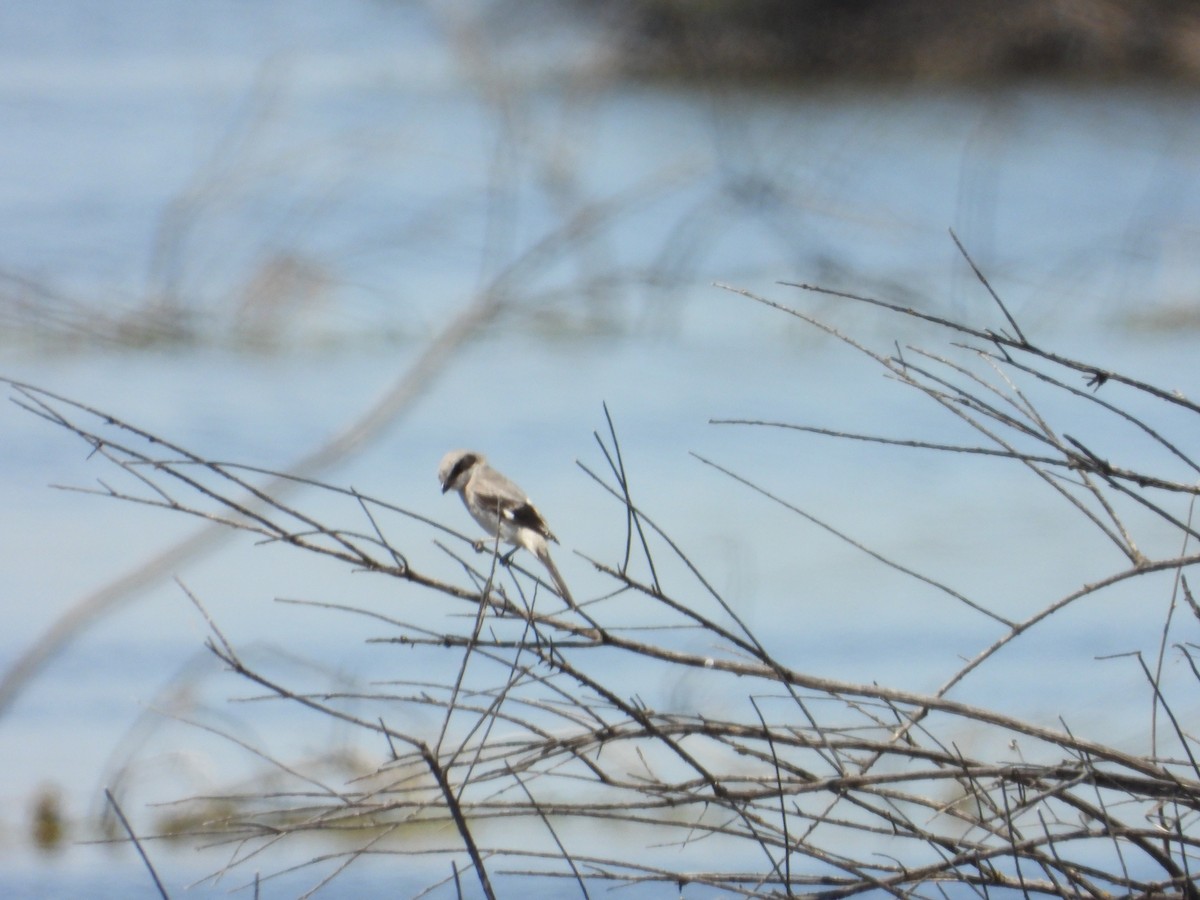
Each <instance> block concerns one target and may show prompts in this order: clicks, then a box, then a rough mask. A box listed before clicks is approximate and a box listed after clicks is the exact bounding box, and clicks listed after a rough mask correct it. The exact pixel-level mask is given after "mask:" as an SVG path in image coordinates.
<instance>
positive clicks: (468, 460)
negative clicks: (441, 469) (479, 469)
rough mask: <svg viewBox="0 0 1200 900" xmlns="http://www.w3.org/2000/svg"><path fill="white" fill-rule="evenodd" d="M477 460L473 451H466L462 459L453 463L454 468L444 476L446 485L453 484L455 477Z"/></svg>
mask: <svg viewBox="0 0 1200 900" xmlns="http://www.w3.org/2000/svg"><path fill="white" fill-rule="evenodd" d="M477 461H478V459H477V457H476V456H475V454H474V453H468V454H467V455H466V456H464V457H463V458H462V459H460V460H459V461H458V462H456V463H455V464H454V468H453V469H451V470H450V474H449V475H447V476H446V487H449V486H450V485H452V484H454V481H455V479H456V478H458V476H459V475H461V474H462V473H463V472H465V471H466V470H467V469H469V468H471V466H473V465H475V463H476V462H477Z"/></svg>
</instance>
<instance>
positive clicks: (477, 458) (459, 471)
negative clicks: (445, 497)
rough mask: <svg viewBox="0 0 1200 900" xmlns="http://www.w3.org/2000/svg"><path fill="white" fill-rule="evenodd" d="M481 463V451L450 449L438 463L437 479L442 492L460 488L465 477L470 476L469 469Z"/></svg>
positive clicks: (465, 481)
mask: <svg viewBox="0 0 1200 900" xmlns="http://www.w3.org/2000/svg"><path fill="white" fill-rule="evenodd" d="M483 463H484V458H483V454H482V453H476V452H475V451H474V450H451V451H450V452H449V453H447V454H446V455H445V456H443V457H442V462H441V464H440V465H438V481H440V482H441V483H442V493H443V494H444V493H446V491H459V490H462V487H463V485H464V484H466V483H467V479H468V478H470V477H471V470H472V469H474V468H475V467H476V466H481V465H483Z"/></svg>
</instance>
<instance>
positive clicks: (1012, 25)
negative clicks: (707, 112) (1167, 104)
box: [501, 0, 1200, 84]
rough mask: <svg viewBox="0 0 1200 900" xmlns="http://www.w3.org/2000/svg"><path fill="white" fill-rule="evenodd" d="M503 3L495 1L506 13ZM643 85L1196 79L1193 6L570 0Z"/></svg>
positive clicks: (1107, 1)
mask: <svg viewBox="0 0 1200 900" xmlns="http://www.w3.org/2000/svg"><path fill="white" fill-rule="evenodd" d="M508 5H509V4H501V6H508ZM575 7H576V10H577V11H579V12H580V13H581V14H584V15H586V16H596V17H599V18H600V19H601V20H602V21H603V23H604V26H605V27H606V28H607V29H608V49H609V51H610V52H611V53H612V54H613V56H614V57H615V58H614V59H613V60H612V62H613V63H614V64H615V65H616V66H618V67H619V68H620V69H622V70H624V71H625V72H627V73H629V74H633V75H641V76H645V77H687V76H696V75H703V76H705V77H710V78H711V77H720V78H755V79H762V78H766V79H774V78H783V79H808V78H813V79H829V78H837V79H845V80H863V81H868V80H870V81H876V80H881V79H883V80H899V81H918V82H920V81H933V82H938V81H965V82H978V81H990V80H996V79H1000V80H1012V79H1018V80H1020V79H1029V78H1035V79H1042V78H1051V79H1068V80H1073V79H1086V80H1100V81H1109V80H1118V79H1120V80H1125V79H1153V80H1166V81H1175V82H1180V83H1187V84H1191V83H1196V82H1197V81H1200V6H1198V5H1197V4H1194V3H1185V2H1178V0H1160V2H1143V3H1127V2H1117V0H1006V2H1004V3H999V4H998V3H991V2H981V0H860V2H854V3H846V2H836V0H714V2H707V3H683V2H679V0H616V2H608V0H605V2H596V0H577V2H576V4H575Z"/></svg>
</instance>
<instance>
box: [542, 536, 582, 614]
mask: <svg viewBox="0 0 1200 900" xmlns="http://www.w3.org/2000/svg"><path fill="white" fill-rule="evenodd" d="M536 555H537V558H538V560H540V561H541V563H542V565H543V566H545V567H546V571H547V572H549V573H550V579H551V580H552V581H553V582H554V588H555V590H557V591H558V593H559V596H560V597H562V598H563V599H564V600H565V601H567V606H569V607H571V609H575V598H574V597H572V596H571V590H570V588H568V587H567V583H566V582H565V581H563V577H562V573H561V572H559V571H558V566H556V565H555V564H554V560H552V559H551V558H550V548H549V547H547V546H546V544H545V543H543V544H542V545H541V547H539V548H538V550H537V553H536Z"/></svg>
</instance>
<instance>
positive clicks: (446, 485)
mask: <svg viewBox="0 0 1200 900" xmlns="http://www.w3.org/2000/svg"><path fill="white" fill-rule="evenodd" d="M448 490H450V482H449V481H447V482H446V483H445V484H443V485H442V493H443V494H444V493H446V491H448Z"/></svg>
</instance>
